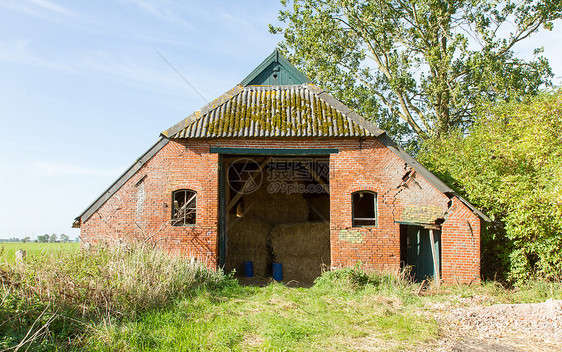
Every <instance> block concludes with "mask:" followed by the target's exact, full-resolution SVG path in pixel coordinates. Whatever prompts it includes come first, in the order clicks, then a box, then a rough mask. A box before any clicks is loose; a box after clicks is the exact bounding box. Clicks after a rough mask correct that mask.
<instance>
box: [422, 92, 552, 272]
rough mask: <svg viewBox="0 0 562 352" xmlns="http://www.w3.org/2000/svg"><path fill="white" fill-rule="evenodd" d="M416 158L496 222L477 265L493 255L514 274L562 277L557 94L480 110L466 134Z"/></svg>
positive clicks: (438, 142) (428, 147)
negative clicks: (481, 258)
mask: <svg viewBox="0 0 562 352" xmlns="http://www.w3.org/2000/svg"><path fill="white" fill-rule="evenodd" d="M418 157H419V159H420V161H422V162H423V163H424V164H425V165H426V166H428V167H429V168H430V169H432V170H433V171H434V172H436V173H438V174H439V175H441V176H442V177H443V178H444V179H448V180H449V183H450V184H451V185H453V186H455V187H456V188H457V190H458V191H459V192H461V193H464V194H466V196H467V197H468V199H469V200H470V201H471V202H473V203H474V204H475V205H477V206H479V207H482V208H483V209H486V211H487V213H488V215H490V216H491V217H492V218H493V219H494V223H493V224H492V226H491V228H490V229H489V232H488V235H485V237H484V238H483V244H484V246H483V253H484V256H483V259H484V262H483V266H484V264H485V263H488V264H493V263H492V262H490V258H493V257H494V256H495V257H499V258H500V259H501V260H500V261H497V262H495V264H502V262H503V264H505V265H506V267H507V269H508V270H509V276H510V278H512V279H515V280H524V279H525V278H527V277H529V273H532V274H535V275H538V276H541V277H546V278H553V279H562V251H561V250H560V249H561V248H562V183H561V181H560V180H562V91H558V92H556V93H543V94H541V95H539V96H537V97H534V98H532V99H531V100H530V101H528V102H526V103H508V104H503V105H499V106H490V107H488V108H486V109H482V111H481V112H480V114H479V117H478V119H477V120H476V122H475V124H474V126H473V127H472V129H471V131H470V134H469V135H468V136H463V134H462V133H456V134H453V135H452V136H451V137H450V138H449V139H447V140H444V139H437V138H435V139H433V140H429V141H426V143H424V147H423V148H422V150H421V151H420V154H419V155H418ZM483 269H488V270H489V269H492V271H497V270H499V269H501V268H497V267H496V268H489V267H488V268H485V267H483Z"/></svg>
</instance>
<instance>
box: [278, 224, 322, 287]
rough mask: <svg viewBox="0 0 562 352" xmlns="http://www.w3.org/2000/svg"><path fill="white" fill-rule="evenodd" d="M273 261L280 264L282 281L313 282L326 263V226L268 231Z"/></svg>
mask: <svg viewBox="0 0 562 352" xmlns="http://www.w3.org/2000/svg"><path fill="white" fill-rule="evenodd" d="M271 246H272V249H273V255H274V256H275V261H276V262H278V263H282V264H283V280H284V281H290V280H296V281H299V282H308V283H310V282H313V281H314V279H316V278H317V277H318V276H320V275H321V274H322V264H326V265H329V264H330V225H329V223H327V222H306V223H300V224H282V225H278V226H275V227H274V228H273V230H271Z"/></svg>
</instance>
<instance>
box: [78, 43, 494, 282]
mask: <svg viewBox="0 0 562 352" xmlns="http://www.w3.org/2000/svg"><path fill="white" fill-rule="evenodd" d="M481 220H488V219H487V218H486V216H485V215H484V214H482V213H481V212H479V211H478V210H477V209H475V208H474V207H473V206H472V205H471V204H469V203H468V202H467V201H466V200H464V199H463V198H461V197H460V196H459V195H457V194H455V192H454V191H453V190H451V189H450V188H449V187H448V186H447V185H445V184H444V183H443V182H442V181H441V180H439V179H438V178H437V177H436V176H434V175H433V174H432V173H430V172H429V171H428V170H427V169H426V168H424V167H423V166H422V165H421V164H420V163H418V162H417V161H416V160H415V159H414V158H412V157H411V156H410V155H408V154H407V153H406V152H405V151H404V150H402V149H401V148H400V147H399V146H397V145H396V143H394V142H393V141H392V140H391V139H390V138H389V137H388V136H387V135H386V133H385V132H384V131H382V130H380V129H379V128H377V127H376V126H374V125H373V124H372V123H370V122H368V121H367V120H366V119H364V118H363V117H361V116H360V115H358V114H357V113H355V112H354V111H352V110H351V109H349V108H348V107H346V106H345V105H343V104H342V103H341V102H339V101H338V100H337V99H335V98H334V97H333V96H331V95H330V94H329V93H328V92H325V91H323V90H322V89H319V88H318V87H316V86H314V85H313V84H310V83H309V81H308V79H307V78H306V77H305V76H304V75H303V74H302V73H301V72H300V71H298V70H297V69H296V68H295V67H294V66H292V65H291V64H290V63H289V62H288V61H287V59H285V58H284V57H283V56H282V55H281V54H280V53H279V52H278V51H277V50H276V51H274V52H273V53H272V54H271V55H270V56H269V57H268V58H266V60H265V61H264V62H262V63H261V64H260V65H259V66H258V67H257V68H256V69H255V70H254V71H253V72H252V73H251V74H250V75H249V76H248V77H246V78H245V79H244V80H243V81H242V82H241V83H240V84H239V85H237V86H236V87H234V88H233V89H231V90H230V91H228V92H227V93H225V94H224V95H222V96H220V97H219V98H217V99H216V100H215V101H213V102H211V103H210V104H208V105H206V106H205V107H203V108H202V109H201V110H200V111H197V112H195V113H193V114H192V115H191V116H189V117H187V118H186V119H184V120H182V121H180V122H179V123H177V124H176V125H174V126H172V127H170V128H169V129H168V130H166V131H164V132H162V133H161V136H160V139H159V140H158V141H157V142H156V144H154V145H153V146H152V147H151V148H150V149H148V151H147V152H146V153H144V154H143V155H142V156H141V157H140V158H139V159H138V160H137V161H136V162H135V163H134V164H133V165H132V166H131V167H130V168H129V169H128V170H127V171H126V172H125V173H124V174H123V175H122V176H121V177H119V179H117V181H115V183H113V184H112V185H111V186H110V187H109V188H108V189H107V190H106V191H105V192H104V193H103V194H102V195H101V196H100V197H99V198H98V199H96V200H95V201H94V202H93V203H92V204H91V205H90V206H89V207H88V208H87V209H86V210H85V211H84V212H83V213H82V214H80V216H78V217H77V218H76V220H75V222H74V226H75V227H80V229H81V230H80V232H81V234H80V237H81V240H82V243H91V244H99V243H106V244H111V243H115V242H118V241H131V240H134V241H143V242H146V243H150V244H152V245H154V246H159V247H161V248H164V249H165V250H167V251H169V252H171V253H174V254H179V255H182V256H185V257H186V258H189V259H191V258H195V259H196V260H198V261H201V262H204V263H206V264H207V265H208V266H210V267H213V268H219V267H220V268H224V269H225V270H227V271H230V270H232V269H236V271H237V272H238V273H240V272H241V271H242V270H243V268H242V265H243V263H244V262H248V261H252V263H253V268H254V271H255V273H256V274H257V275H261V276H265V277H267V276H270V275H271V273H272V271H271V266H272V263H273V262H280V263H281V264H282V268H283V275H284V278H285V279H287V280H290V279H296V280H301V281H310V280H312V279H313V278H314V277H316V276H318V275H319V274H320V272H321V270H322V268H341V267H347V266H354V265H357V263H360V265H362V266H363V267H365V268H369V269H374V270H378V271H389V270H390V271H397V270H399V269H400V268H402V267H404V266H408V267H409V268H410V269H411V273H412V275H413V276H414V277H415V278H416V279H418V280H421V279H424V278H427V277H433V276H438V277H439V278H440V279H442V280H443V281H445V282H471V281H477V280H479V276H480V228H481Z"/></svg>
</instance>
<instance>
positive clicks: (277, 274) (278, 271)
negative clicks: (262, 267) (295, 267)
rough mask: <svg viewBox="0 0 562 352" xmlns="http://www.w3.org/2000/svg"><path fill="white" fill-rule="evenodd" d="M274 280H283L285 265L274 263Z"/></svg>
mask: <svg viewBox="0 0 562 352" xmlns="http://www.w3.org/2000/svg"><path fill="white" fill-rule="evenodd" d="M273 280H275V281H281V280H283V264H281V263H273Z"/></svg>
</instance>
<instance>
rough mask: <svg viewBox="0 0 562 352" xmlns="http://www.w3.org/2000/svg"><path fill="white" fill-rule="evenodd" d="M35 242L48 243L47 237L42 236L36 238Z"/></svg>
mask: <svg viewBox="0 0 562 352" xmlns="http://www.w3.org/2000/svg"><path fill="white" fill-rule="evenodd" d="M37 241H38V242H41V243H45V242H49V235H48V234H44V235H43V236H37Z"/></svg>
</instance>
